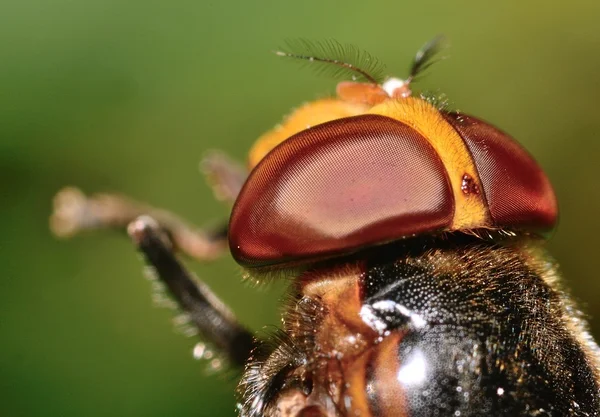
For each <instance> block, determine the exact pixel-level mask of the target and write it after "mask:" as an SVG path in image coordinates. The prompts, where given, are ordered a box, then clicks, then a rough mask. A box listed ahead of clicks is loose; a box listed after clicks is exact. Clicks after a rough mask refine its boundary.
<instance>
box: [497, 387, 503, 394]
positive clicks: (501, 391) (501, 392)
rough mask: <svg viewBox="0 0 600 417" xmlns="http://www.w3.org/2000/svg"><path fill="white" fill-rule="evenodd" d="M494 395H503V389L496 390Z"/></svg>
mask: <svg viewBox="0 0 600 417" xmlns="http://www.w3.org/2000/svg"><path fill="white" fill-rule="evenodd" d="M496 394H498V395H504V388H498V389H497V390H496Z"/></svg>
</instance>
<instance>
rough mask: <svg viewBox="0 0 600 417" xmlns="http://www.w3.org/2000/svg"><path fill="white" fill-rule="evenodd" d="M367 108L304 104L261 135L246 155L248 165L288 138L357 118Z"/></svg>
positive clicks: (345, 104) (332, 101)
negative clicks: (310, 128)
mask: <svg viewBox="0 0 600 417" xmlns="http://www.w3.org/2000/svg"><path fill="white" fill-rule="evenodd" d="M367 110H369V106H368V105H366V104H360V103H351V102H348V101H343V100H339V99H332V98H328V99H322V100H317V101H313V102H310V103H306V104H304V105H303V106H301V107H299V108H297V109H295V110H294V111H293V112H292V113H291V114H290V115H289V116H287V117H286V119H285V120H284V121H283V123H281V124H280V125H278V126H276V127H275V128H274V129H271V130H270V131H268V132H267V133H265V134H263V135H262V136H261V137H259V138H258V140H257V141H256V142H255V143H254V146H252V148H251V149H250V153H249V155H248V165H249V167H250V169H252V168H254V167H255V166H256V165H257V164H258V163H259V162H260V160H261V159H263V158H264V156H265V155H266V154H267V153H269V152H270V151H271V149H273V148H274V147H275V146H277V145H279V144H280V143H281V142H283V141H284V140H286V139H288V138H289V137H290V136H292V135H294V134H296V133H298V132H301V131H303V130H305V129H307V128H309V127H312V126H315V125H318V124H321V123H325V122H329V121H331V120H336V119H341V118H344V117H350V116H357V115H359V114H363V113H365V112H366V111H367Z"/></svg>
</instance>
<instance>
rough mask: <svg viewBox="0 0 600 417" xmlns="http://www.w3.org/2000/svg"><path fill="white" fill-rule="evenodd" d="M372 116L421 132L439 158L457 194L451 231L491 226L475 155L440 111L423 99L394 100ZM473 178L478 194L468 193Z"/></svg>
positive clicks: (455, 194)
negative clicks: (466, 187) (465, 189)
mask: <svg viewBox="0 0 600 417" xmlns="http://www.w3.org/2000/svg"><path fill="white" fill-rule="evenodd" d="M367 113H368V114H379V115H382V116H387V117H391V118H393V119H396V120H398V121H400V122H402V123H404V124H406V125H408V126H410V127H412V128H413V129H415V130H416V131H417V132H419V133H420V134H421V135H422V136H423V137H424V138H425V139H427V140H428V141H429V143H430V144H431V146H433V148H434V149H435V151H436V153H437V154H438V155H439V157H440V159H441V161H442V163H443V165H444V167H445V168H446V171H447V173H448V178H449V179H450V185H451V187H452V192H453V194H454V201H455V209H454V219H453V220H452V224H451V225H450V230H459V229H469V228H473V227H482V226H483V227H485V226H489V225H491V221H490V215H489V210H488V208H487V203H486V201H485V197H484V194H483V187H482V185H481V181H480V179H479V174H478V173H477V169H476V167H475V163H474V162H473V158H472V156H471V152H470V151H469V149H468V148H467V146H466V144H465V143H464V141H463V140H462V138H461V137H460V135H459V134H458V133H457V132H456V130H454V128H453V127H452V126H451V125H450V124H449V123H448V122H447V121H446V120H445V119H444V118H443V116H442V115H441V114H440V112H439V110H438V109H437V108H435V107H434V106H432V105H431V104H429V103H428V102H426V101H425V100H422V99H420V98H416V97H408V98H403V99H390V100H386V101H385V102H383V103H381V104H378V105H376V106H374V107H373V108H371V109H370V110H369V111H368V112H367ZM465 174H466V175H468V176H470V177H471V178H472V181H473V182H474V184H475V185H476V186H477V188H478V189H479V192H478V193H464V192H463V191H462V189H461V187H462V182H463V177H464V175H465Z"/></svg>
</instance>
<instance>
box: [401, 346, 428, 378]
mask: <svg viewBox="0 0 600 417" xmlns="http://www.w3.org/2000/svg"><path fill="white" fill-rule="evenodd" d="M426 371H427V361H426V360H425V355H423V352H421V351H420V350H419V351H416V352H415V354H414V355H413V356H412V357H411V358H410V360H409V361H408V362H407V363H406V365H404V366H402V367H401V368H400V370H399V371H398V381H399V382H401V383H403V384H405V385H416V384H420V383H422V382H424V381H425V378H426V376H427V372H426Z"/></svg>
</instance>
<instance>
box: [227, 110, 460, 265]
mask: <svg viewBox="0 0 600 417" xmlns="http://www.w3.org/2000/svg"><path fill="white" fill-rule="evenodd" d="M453 214H454V196H453V194H452V191H451V189H450V186H449V180H448V175H447V172H446V170H445V168H444V166H443V164H442V162H441V160H440V158H439V156H438V155H437V153H436V152H435V150H434V149H433V147H432V146H431V145H430V144H429V142H428V141H427V140H426V139H425V138H424V137H423V136H421V134H419V133H418V132H417V131H416V130H414V129H412V128H411V127H409V126H407V125H405V124H404V123H402V122H399V121H397V120H394V119H391V118H389V117H385V116H379V115H363V116H356V117H349V118H344V119H338V120H335V121H332V122H328V123H324V124H321V125H318V126H315V127H313V128H310V129H307V130H305V131H302V132H300V133H298V134H296V135H294V136H292V137H291V138H289V139H287V140H286V141H285V142H283V143H281V144H280V145H279V146H277V147H276V148H275V149H273V150H272V151H271V152H270V153H269V154H267V155H266V156H265V158H264V159H263V160H262V161H261V162H260V163H259V164H258V165H257V166H256V168H255V169H254V170H253V171H252V173H251V174H250V177H249V178H248V180H247V181H246V184H245V185H244V188H243V189H242V191H241V192H240V195H239V197H238V199H237V201H236V204H235V206H234V208H233V212H232V215H231V220H230V227H229V242H230V247H231V251H232V254H233V256H234V258H235V259H236V260H237V261H238V262H239V263H240V264H242V265H243V266H246V267H257V266H267V265H276V264H279V265H285V264H289V263H293V262H297V261H305V260H316V259H323V258H326V257H330V256H336V255H341V254H347V253H351V252H354V251H356V250H359V249H360V248H363V247H367V246H371V245H375V244H382V243H386V242H390V241H393V240H397V239H400V238H403V237H406V236H411V235H415V234H419V233H424V232H431V231H435V230H440V229H443V228H445V227H447V226H448V225H449V224H450V223H451V221H452V218H453Z"/></svg>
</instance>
